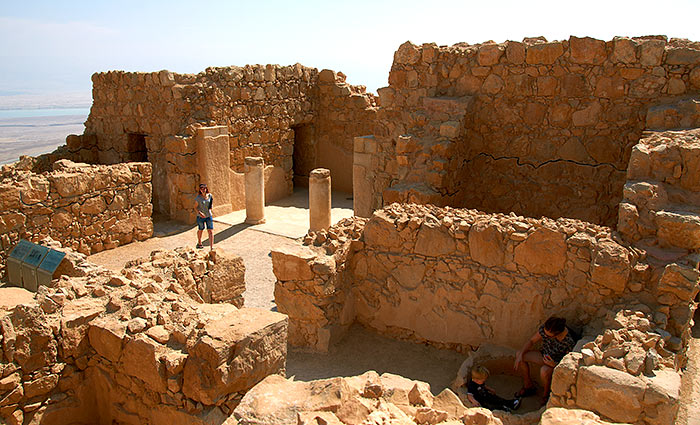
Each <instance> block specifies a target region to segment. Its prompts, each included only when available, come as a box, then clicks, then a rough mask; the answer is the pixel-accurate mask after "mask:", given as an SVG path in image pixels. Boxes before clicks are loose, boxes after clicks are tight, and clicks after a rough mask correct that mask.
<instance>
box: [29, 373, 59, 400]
mask: <svg viewBox="0 0 700 425" xmlns="http://www.w3.org/2000/svg"><path fill="white" fill-rule="evenodd" d="M57 384H58V375H56V374H50V375H47V376H43V377H41V378H38V379H35V380H33V381H29V382H25V383H24V396H25V397H26V398H30V399H31V398H34V397H37V396H41V395H44V394H47V393H49V392H51V390H53V389H54V388H55V387H56V385H57Z"/></svg>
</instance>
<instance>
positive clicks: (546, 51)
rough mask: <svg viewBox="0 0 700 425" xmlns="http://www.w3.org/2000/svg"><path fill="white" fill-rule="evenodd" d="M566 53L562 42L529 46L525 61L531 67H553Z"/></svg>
mask: <svg viewBox="0 0 700 425" xmlns="http://www.w3.org/2000/svg"><path fill="white" fill-rule="evenodd" d="M563 53H564V46H562V44H561V42H558V41H555V42H552V43H541V44H534V45H531V46H527V56H526V58H525V61H526V62H527V63H528V64H530V65H551V64H553V63H554V62H556V60H557V59H558V58H559V57H560V56H561V55H562V54H563Z"/></svg>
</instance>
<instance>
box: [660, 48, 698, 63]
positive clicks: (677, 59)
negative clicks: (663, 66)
mask: <svg viewBox="0 0 700 425" xmlns="http://www.w3.org/2000/svg"><path fill="white" fill-rule="evenodd" d="M666 63H667V64H669V65H697V64H700V50H697V49H692V48H689V47H671V48H669V49H667V50H666Z"/></svg>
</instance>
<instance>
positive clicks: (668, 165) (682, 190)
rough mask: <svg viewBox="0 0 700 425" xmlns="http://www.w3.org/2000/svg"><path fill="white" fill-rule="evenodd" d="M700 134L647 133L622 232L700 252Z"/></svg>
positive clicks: (632, 170) (638, 150) (635, 156)
mask: <svg viewBox="0 0 700 425" xmlns="http://www.w3.org/2000/svg"><path fill="white" fill-rule="evenodd" d="M699 167H700V130H698V129H695V130H686V131H665V132H647V133H645V135H644V137H643V138H642V139H641V140H640V141H639V144H637V145H635V147H634V148H633V150H632V155H631V158H630V167H629V169H628V172H627V180H628V181H627V183H626V184H625V187H624V192H623V200H622V202H621V203H620V213H619V220H618V228H619V229H620V232H621V233H622V234H624V235H625V236H626V237H628V238H629V239H630V240H633V241H636V242H641V243H646V244H660V245H661V247H663V248H676V249H681V250H686V251H688V250H689V251H696V250H697V249H699V248H700V195H698V193H699V192H700V173H699V172H698V169H699Z"/></svg>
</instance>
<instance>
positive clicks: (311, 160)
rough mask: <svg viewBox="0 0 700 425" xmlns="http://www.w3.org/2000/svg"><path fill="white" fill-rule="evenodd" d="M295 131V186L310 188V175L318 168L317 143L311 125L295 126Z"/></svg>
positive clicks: (293, 128)
mask: <svg viewBox="0 0 700 425" xmlns="http://www.w3.org/2000/svg"><path fill="white" fill-rule="evenodd" d="M292 130H294V154H293V157H292V159H293V160H294V186H295V187H309V173H310V172H311V170H313V169H314V168H315V166H316V141H315V140H314V127H313V125H311V124H301V125H297V126H293V127H292Z"/></svg>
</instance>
